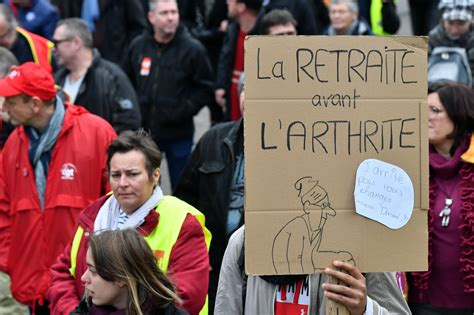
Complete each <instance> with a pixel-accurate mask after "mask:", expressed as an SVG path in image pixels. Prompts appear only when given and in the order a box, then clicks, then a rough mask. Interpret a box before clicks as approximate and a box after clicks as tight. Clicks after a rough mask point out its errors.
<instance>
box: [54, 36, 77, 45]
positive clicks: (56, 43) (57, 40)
mask: <svg viewBox="0 0 474 315" xmlns="http://www.w3.org/2000/svg"><path fill="white" fill-rule="evenodd" d="M71 40H73V38H72V37H69V38H65V39H52V40H51V42H52V43H53V44H54V46H55V47H58V45H59V44H61V43H64V42H69V41H71Z"/></svg>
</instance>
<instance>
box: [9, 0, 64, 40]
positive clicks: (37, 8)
mask: <svg viewBox="0 0 474 315" xmlns="http://www.w3.org/2000/svg"><path fill="white" fill-rule="evenodd" d="M5 2H6V3H8V5H9V6H10V8H13V7H14V4H12V0H7V1H5ZM16 8H17V10H18V11H17V17H16V18H17V20H18V24H19V25H20V26H21V27H23V28H24V29H26V30H27V31H30V32H32V33H35V34H37V35H40V36H43V37H45V38H47V39H49V40H51V39H52V38H53V34H54V30H55V28H56V24H57V23H58V21H59V13H58V12H57V11H56V9H55V8H54V7H53V6H52V5H51V4H50V3H49V2H48V1H46V0H31V6H30V7H23V8H22V7H19V6H16ZM13 12H15V10H14V11H13Z"/></svg>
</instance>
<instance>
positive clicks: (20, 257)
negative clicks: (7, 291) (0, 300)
mask: <svg viewBox="0 0 474 315" xmlns="http://www.w3.org/2000/svg"><path fill="white" fill-rule="evenodd" d="M115 137H116V134H115V132H114V130H113V129H112V127H111V126H110V125H109V124H108V123H107V122H106V121H104V120H103V119H102V118H100V117H98V116H95V115H92V114H90V113H89V112H87V110H85V109H84V108H82V107H79V106H75V105H70V104H66V113H65V117H64V122H63V125H62V128H61V132H60V134H59V136H58V139H57V141H56V144H55V146H54V148H53V151H52V154H51V160H50V163H49V168H48V174H47V179H46V192H45V202H44V205H45V206H44V209H41V207H40V202H39V198H38V193H37V191H36V186H35V178H34V169H33V167H32V165H31V163H30V160H29V156H28V151H29V138H28V135H27V134H26V132H25V129H24V127H23V126H20V127H18V128H16V129H15V131H14V132H13V133H12V134H11V135H10V137H9V138H8V140H7V142H6V144H5V147H4V151H3V168H2V170H1V171H0V270H1V271H3V272H6V273H8V274H9V275H10V277H11V281H12V284H11V290H12V294H13V297H14V298H15V299H16V300H18V301H19V302H21V303H23V304H27V305H29V306H30V307H34V305H35V303H36V302H38V303H39V304H42V301H43V299H44V296H45V294H46V291H47V290H48V288H49V285H50V276H49V268H50V267H51V265H52V264H53V262H54V261H55V260H56V257H57V256H58V255H59V254H60V253H61V252H62V250H63V249H64V247H65V246H66V244H67V241H68V240H69V239H70V238H71V237H72V234H73V233H74V226H75V222H76V218H77V217H78V216H79V213H80V211H81V210H82V209H83V208H84V207H85V206H87V205H88V204H89V203H91V202H92V201H93V200H95V199H97V198H98V197H99V196H101V195H102V194H104V193H105V192H106V191H107V189H108V184H107V178H106V172H105V164H106V163H105V162H106V160H105V159H106V155H105V152H106V149H107V147H108V145H109V144H110V142H111V141H112V140H113V139H114V138H115Z"/></svg>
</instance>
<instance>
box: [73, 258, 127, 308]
mask: <svg viewBox="0 0 474 315" xmlns="http://www.w3.org/2000/svg"><path fill="white" fill-rule="evenodd" d="M86 262H87V270H86V272H85V273H84V274H83V275H82V277H81V280H82V282H83V283H84V286H85V288H86V290H87V291H88V293H89V296H90V297H91V298H92V303H93V304H94V305H111V306H113V307H115V308H117V309H124V308H125V307H126V306H127V290H126V286H125V284H124V283H123V282H120V281H106V280H104V279H103V278H102V277H101V276H99V274H98V273H97V270H96V269H95V262H94V259H93V258H92V253H91V250H90V249H88V250H87V256H86Z"/></svg>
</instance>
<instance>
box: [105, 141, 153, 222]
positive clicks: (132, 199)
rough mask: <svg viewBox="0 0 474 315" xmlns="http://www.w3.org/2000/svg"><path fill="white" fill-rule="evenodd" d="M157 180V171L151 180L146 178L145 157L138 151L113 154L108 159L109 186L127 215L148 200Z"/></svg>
mask: <svg viewBox="0 0 474 315" xmlns="http://www.w3.org/2000/svg"><path fill="white" fill-rule="evenodd" d="M159 178H160V171H159V169H156V170H155V171H154V172H153V176H152V178H150V177H149V176H148V173H147V171H146V163H145V155H144V154H143V153H142V152H140V151H137V150H132V151H128V152H126V153H115V154H114V155H113V156H112V158H111V159H110V174H109V182H110V186H111V187H112V191H113V193H114V196H115V198H117V201H118V203H119V204H120V205H121V206H122V208H123V210H124V211H125V212H126V213H128V214H130V213H133V212H134V211H135V210H136V209H137V208H138V207H140V206H141V205H142V204H143V203H144V202H145V201H146V200H147V199H148V198H150V196H151V194H152V193H153V188H154V186H155V185H156V183H158V179H159Z"/></svg>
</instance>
